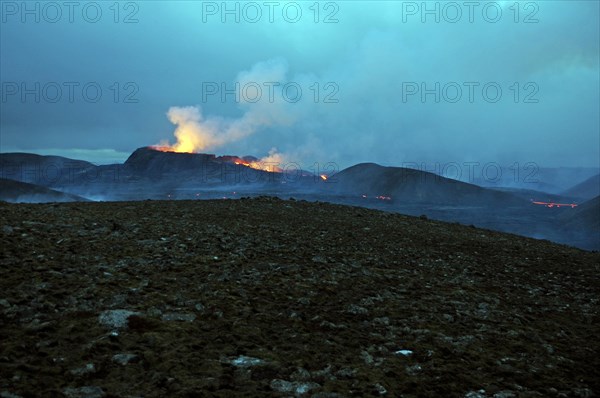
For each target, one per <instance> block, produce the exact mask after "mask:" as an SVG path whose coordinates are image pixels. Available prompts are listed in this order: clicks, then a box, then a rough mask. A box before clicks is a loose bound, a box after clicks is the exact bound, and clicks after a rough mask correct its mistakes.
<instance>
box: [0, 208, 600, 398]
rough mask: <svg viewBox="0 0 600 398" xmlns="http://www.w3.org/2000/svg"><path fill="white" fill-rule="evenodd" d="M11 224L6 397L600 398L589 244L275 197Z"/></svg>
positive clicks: (0, 354)
mask: <svg viewBox="0 0 600 398" xmlns="http://www.w3.org/2000/svg"><path fill="white" fill-rule="evenodd" d="M0 229H1V230H0V233H1V237H2V246H1V251H0V290H1V293H0V396H2V397H14V396H22V397H28V396H50V397H51V396H68V397H80V396H81V397H83V396H85V397H100V396H105V397H142V396H143V397H159V396H174V397H188V396H189V397H192V396H218V397H230V396H245V397H265V396H273V397H279V396H282V397H283V396H306V397H350V396H397V397H400V396H403V397H417V396H419V397H437V396H446V397H471V398H474V397H496V398H507V397H543V396H544V397H546V396H548V397H553V396H554V397H591V396H593V394H594V393H595V394H599V393H600V381H599V380H600V378H599V376H600V371H599V370H598V369H600V359H599V358H600V355H599V352H600V349H599V348H600V347H599V340H598V336H599V335H600V318H599V312H600V306H599V300H600V281H599V279H598V272H599V270H600V254H599V253H597V252H596V253H594V252H586V251H583V250H579V249H575V248H572V247H568V246H562V245H558V244H554V243H550V242H548V241H539V240H534V239H529V238H523V237H518V236H515V235H509V234H503V233H499V232H492V231H489V230H483V229H477V228H471V227H468V226H462V225H459V224H451V223H443V222H437V221H431V220H427V219H426V218H425V217H422V218H418V217H409V216H404V215H399V214H391V213H385V212H381V211H375V210H368V209H364V208H356V207H349V206H342V205H331V204H325V203H318V202H317V203H308V202H304V201H296V200H279V199H273V198H265V197H262V198H255V199H241V200H211V201H143V202H111V203H63V204H40V205H33V204H6V203H0Z"/></svg>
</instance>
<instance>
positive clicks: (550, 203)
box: [531, 201, 577, 208]
mask: <svg viewBox="0 0 600 398" xmlns="http://www.w3.org/2000/svg"><path fill="white" fill-rule="evenodd" d="M531 203H533V204H534V205H541V206H546V207H557V208H559V207H570V208H574V207H577V204H576V203H554V202H539V201H531Z"/></svg>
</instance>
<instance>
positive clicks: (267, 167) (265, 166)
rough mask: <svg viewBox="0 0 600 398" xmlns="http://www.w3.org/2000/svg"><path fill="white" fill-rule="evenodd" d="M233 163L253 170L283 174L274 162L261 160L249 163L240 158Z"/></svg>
mask: <svg viewBox="0 0 600 398" xmlns="http://www.w3.org/2000/svg"><path fill="white" fill-rule="evenodd" d="M233 163H234V164H237V165H240V166H246V167H250V168H252V169H255V170H262V171H267V172H269V173H283V169H282V168H281V167H279V166H278V163H274V162H264V161H262V160H257V161H252V162H249V161H247V160H244V159H241V158H235V159H234V160H233Z"/></svg>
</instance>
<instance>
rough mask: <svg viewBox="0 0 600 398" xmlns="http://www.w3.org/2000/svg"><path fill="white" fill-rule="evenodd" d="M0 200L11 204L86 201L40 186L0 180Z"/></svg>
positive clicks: (79, 197)
mask: <svg viewBox="0 0 600 398" xmlns="http://www.w3.org/2000/svg"><path fill="white" fill-rule="evenodd" d="M0 200H2V201H5V202H12V203H17V202H19V203H47V202H84V201H88V199H86V198H83V197H81V196H77V195H71V194H68V193H64V192H60V191H56V190H54V189H50V188H46V187H43V186H40V185H34V184H29V183H26V182H20V181H15V180H8V179H5V178H0Z"/></svg>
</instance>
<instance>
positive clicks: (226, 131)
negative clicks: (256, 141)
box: [154, 60, 295, 156]
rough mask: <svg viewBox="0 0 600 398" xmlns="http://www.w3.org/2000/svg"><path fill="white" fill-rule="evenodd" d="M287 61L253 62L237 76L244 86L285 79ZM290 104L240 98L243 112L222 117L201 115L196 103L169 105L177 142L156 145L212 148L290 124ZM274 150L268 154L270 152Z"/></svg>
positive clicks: (195, 149) (185, 149)
mask: <svg viewBox="0 0 600 398" xmlns="http://www.w3.org/2000/svg"><path fill="white" fill-rule="evenodd" d="M286 70H287V65H286V64H285V62H284V61H282V60H271V61H266V62H261V63H258V64H256V65H254V66H253V67H252V68H251V69H250V70H249V71H244V72H241V73H240V74H239V75H238V77H237V80H238V82H239V83H240V85H242V86H244V85H245V84H246V83H248V82H252V83H256V84H262V83H264V82H273V81H275V82H277V81H285V74H286ZM289 105H290V104H287V103H285V101H282V100H281V99H276V100H275V101H271V100H270V99H269V98H268V96H266V95H265V96H263V97H261V99H260V100H259V101H253V102H247V101H244V98H242V101H241V103H240V107H241V108H242V110H243V111H244V114H243V115H242V116H241V117H240V118H237V119H226V118H222V117H216V116H209V117H206V118H205V117H203V115H202V111H201V109H200V108H199V107H196V106H187V107H171V108H170V109H169V111H168V112H167V116H168V118H169V120H170V121H171V123H173V124H175V125H176V126H177V128H176V129H175V133H174V134H175V137H176V138H177V142H176V143H175V144H173V145H170V144H169V143H168V142H161V143H160V144H158V145H156V146H154V148H155V149H158V150H162V151H171V152H199V151H204V150H206V149H214V148H217V147H220V146H223V145H225V144H228V143H231V142H234V141H238V140H240V139H243V138H245V137H247V136H249V135H251V134H254V133H255V132H256V131H257V130H258V129H260V128H263V127H269V126H274V125H289V124H291V123H293V122H294V119H295V116H294V115H293V113H292V110H291V109H290V108H289ZM272 155H273V154H270V156H272Z"/></svg>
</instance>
